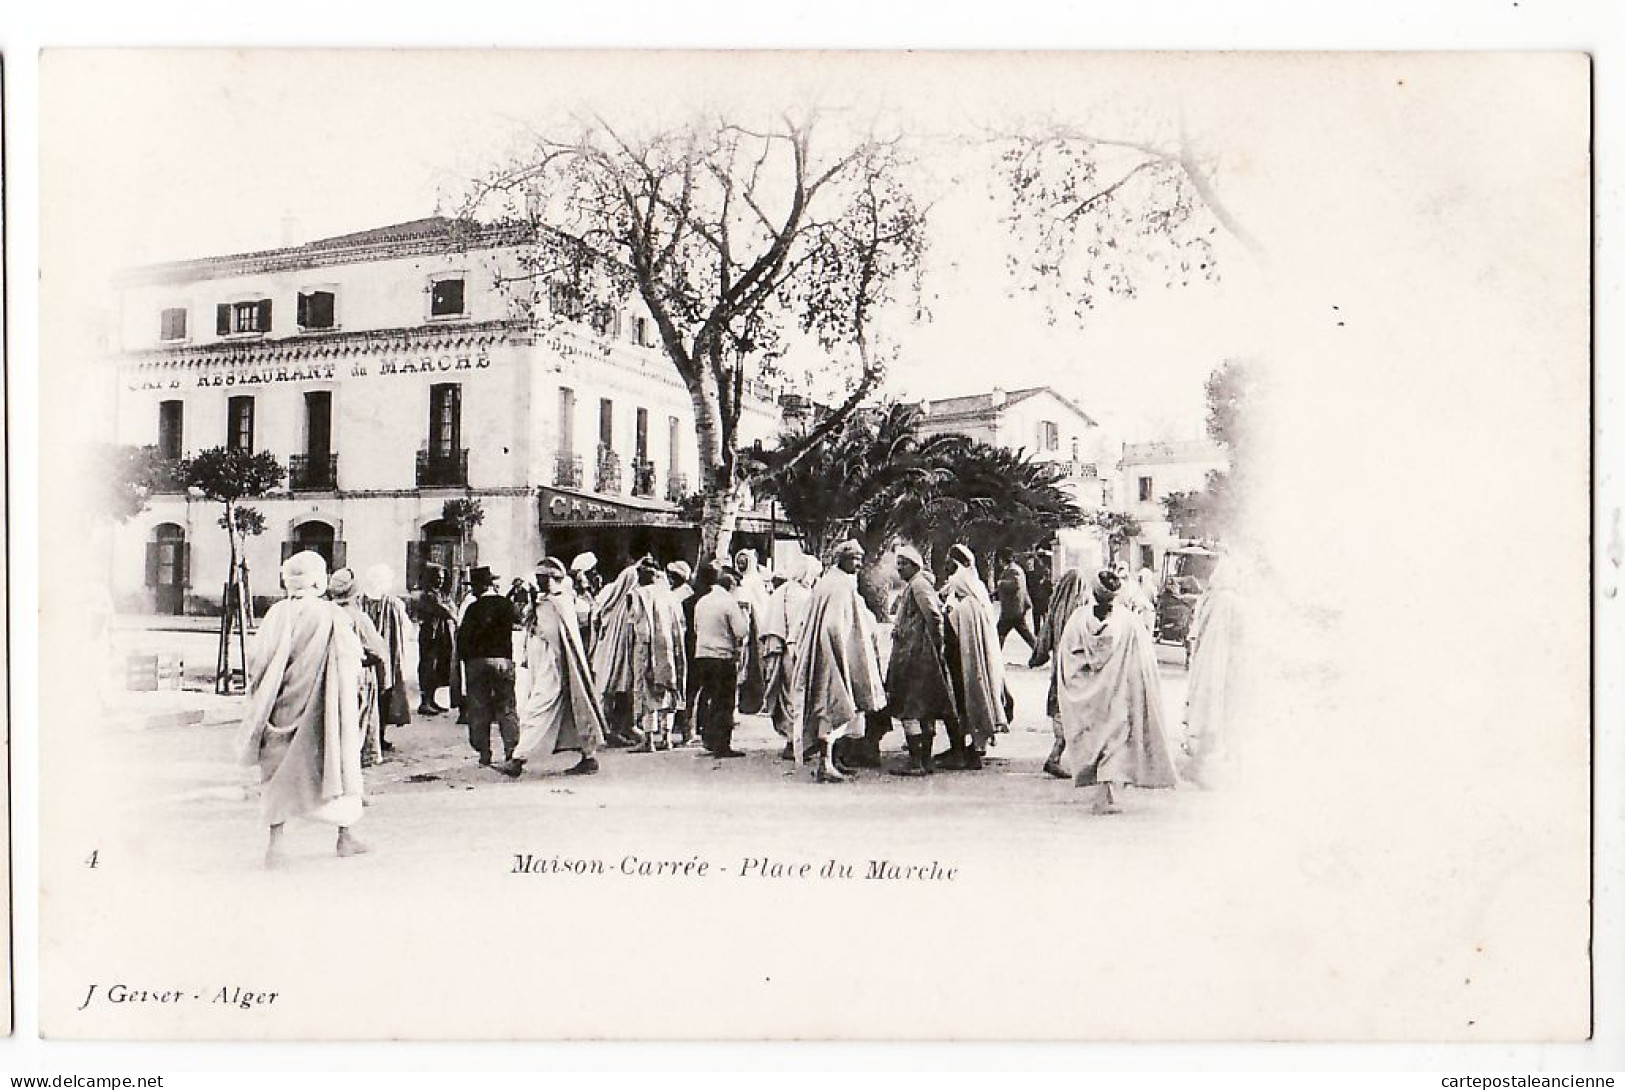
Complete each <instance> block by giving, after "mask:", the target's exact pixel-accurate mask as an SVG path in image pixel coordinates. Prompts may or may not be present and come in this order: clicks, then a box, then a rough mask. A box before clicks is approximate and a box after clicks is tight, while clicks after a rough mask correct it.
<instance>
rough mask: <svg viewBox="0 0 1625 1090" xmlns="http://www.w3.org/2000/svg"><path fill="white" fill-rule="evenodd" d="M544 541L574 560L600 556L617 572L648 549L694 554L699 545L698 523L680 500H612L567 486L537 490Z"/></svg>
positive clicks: (553, 552)
mask: <svg viewBox="0 0 1625 1090" xmlns="http://www.w3.org/2000/svg"><path fill="white" fill-rule="evenodd" d="M536 502H537V508H538V512H537V513H538V520H537V521H538V526H539V529H540V530H541V537H542V545H543V548H544V549H545V550H546V551H547V553H548V555H550V556H557V557H559V558H560V559H562V560H564V561H565V562H566V563H568V562H569V561H570V560H571V558H573V557H574V556H576V555H577V554H579V553H583V552H591V553H593V554H594V555H595V556H597V557H598V559H599V563H600V570H601V571H602V572H603V574H604V575H605V576H606V577H613V576H614V574H615V572H616V571H618V570H619V567H620V565H621V564H623V563H625V562H628V561H631V560H634V559H636V558H637V557H639V556H642V555H643V554H644V553H649V554H651V555H654V556H667V557H676V556H684V557H692V554H693V553H694V552H695V551H696V550H697V549H698V547H699V528H698V524H697V523H694V522H692V521H687V520H685V519H684V518H683V517H682V513H681V512H680V511H679V510H678V509H677V508H676V506H675V505H672V504H666V503H661V502H659V501H656V500H635V499H633V498H630V497H629V498H627V499H624V500H611V499H606V498H605V497H603V496H597V495H587V494H583V493H579V492H574V491H571V490H569V489H564V488H547V487H542V488H538V489H537V490H536Z"/></svg>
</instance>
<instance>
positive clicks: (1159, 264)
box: [25, 50, 1592, 1042]
mask: <svg viewBox="0 0 1625 1090" xmlns="http://www.w3.org/2000/svg"><path fill="white" fill-rule="evenodd" d="M41 75H42V80H43V87H42V113H41V128H40V139H41V191H42V193H43V207H42V219H41V239H40V244H41V265H42V267H41V269H40V275H41V300H42V311H41V318H40V320H41V347H42V352H41V379H40V381H41V403H40V423H41V429H40V431H41V435H42V438H43V441H44V445H43V449H42V451H41V460H42V464H41V474H42V494H43V495H44V496H46V497H48V500H47V502H46V503H44V504H43V505H42V509H41V511H40V522H39V527H38V533H39V535H40V541H41V549H40V553H41V569H42V570H41V579H40V583H39V586H40V600H41V624H40V631H39V639H40V651H41V656H42V663H43V666H42V677H41V694H42V696H41V705H42V706H41V721H40V723H39V731H40V737H41V757H42V767H41V770H40V774H41V790H40V797H41V805H42V813H41V844H40V876H41V889H40V891H39V895H40V917H41V936H40V968H41V975H42V979H41V980H40V982H39V989H40V997H39V1004H40V1008H39V1009H40V1025H41V1028H42V1032H43V1033H44V1035H45V1036H47V1037H49V1038H59V1039H184V1040H190V1039H233V1040H243V1039H247V1040H285V1039H297V1040H378V1039H384V1040H393V1039H436V1040H531V1039H547V1040H581V1039H680V1040H687V1039H709V1040H742V1039H753V1040H820V1039H835V1040H927V1039H932V1040H934V1039H956V1040H1081V1041H1143V1040H1159V1041H1260V1040H1268V1041H1460V1042H1489V1041H1512V1040H1517V1041H1541V1042H1572V1041H1578V1040H1584V1039H1586V1038H1587V1037H1588V1035H1589V1034H1590V1033H1591V1029H1592V1026H1591V1018H1592V966H1591V961H1590V944H1591V938H1592V934H1591V929H1592V917H1591V907H1590V905H1591V865H1592V863H1591V830H1592V824H1591V821H1592V810H1591V784H1592V722H1591V716H1590V681H1591V674H1590V665H1589V646H1590V644H1589V639H1590V636H1589V627H1588V610H1589V602H1590V597H1589V587H1590V583H1589V556H1590V554H1589V547H1588V533H1587V527H1588V514H1589V511H1590V502H1591V501H1590V493H1589V484H1588V480H1589V478H1588V467H1589V439H1588V437H1589V434H1590V418H1589V413H1590V407H1591V406H1590V376H1591V363H1590V327H1591V311H1590V295H1589V292H1590V275H1591V264H1590V262H1591V251H1590V244H1591V241H1590V232H1591V206H1590V193H1591V162H1590V140H1591V120H1590V105H1589V103H1590V80H1591V70H1590V63H1589V60H1588V58H1586V57H1585V56H1583V55H1576V54H1510V53H1503V54H1470V53H1468V54H1450V55H1446V54H1391V55H1389V54H1384V55H1376V54H1370V55H1354V54H1308V53H1304V54H1256V55H1248V54H1205V55H1202V54H1172V53H1169V54H1156V53H1146V54H1090V53H1034V54H999V53H982V54H975V53H937V54H931V53H882V52H875V53H765V52H764V53H721V52H715V53H662V52H645V53H631V52H622V53H593V52H569V53H565V52H558V53H549V52H480V53H473V52H433V51H427V52H413V51H277V50H246V51H226V50H219V51H210V50H189V51H164V50H98V51H90V50H84V51H77V50H47V51H46V52H45V54H44V55H43V57H42V60H41ZM25 532H29V533H32V532H33V529H32V528H28V529H27V530H26V531H25Z"/></svg>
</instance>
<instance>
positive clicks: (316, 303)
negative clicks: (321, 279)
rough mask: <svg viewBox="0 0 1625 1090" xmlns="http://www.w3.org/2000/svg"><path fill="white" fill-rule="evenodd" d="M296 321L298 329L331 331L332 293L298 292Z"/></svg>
mask: <svg viewBox="0 0 1625 1090" xmlns="http://www.w3.org/2000/svg"><path fill="white" fill-rule="evenodd" d="M298 319H299V328H300V329H332V328H333V293H332V292H330V291H302V292H300V293H299V302H298Z"/></svg>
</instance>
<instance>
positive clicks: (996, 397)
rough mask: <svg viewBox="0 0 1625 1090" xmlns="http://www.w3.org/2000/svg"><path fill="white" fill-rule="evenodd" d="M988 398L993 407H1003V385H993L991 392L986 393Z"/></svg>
mask: <svg viewBox="0 0 1625 1090" xmlns="http://www.w3.org/2000/svg"><path fill="white" fill-rule="evenodd" d="M988 400H989V401H990V402H991V403H992V405H993V407H994V408H995V409H1002V408H1004V387H1003V386H995V387H993V392H992V393H991V394H989V395H988Z"/></svg>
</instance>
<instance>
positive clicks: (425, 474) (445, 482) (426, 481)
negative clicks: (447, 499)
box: [418, 447, 468, 488]
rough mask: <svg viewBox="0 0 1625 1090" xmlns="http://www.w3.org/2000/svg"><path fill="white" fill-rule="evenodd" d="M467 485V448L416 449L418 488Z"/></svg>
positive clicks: (461, 486)
mask: <svg viewBox="0 0 1625 1090" xmlns="http://www.w3.org/2000/svg"><path fill="white" fill-rule="evenodd" d="M467 485H468V448H467V447H464V448H463V449H461V450H420V451H418V487H419V488H463V487H466V486H467Z"/></svg>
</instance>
